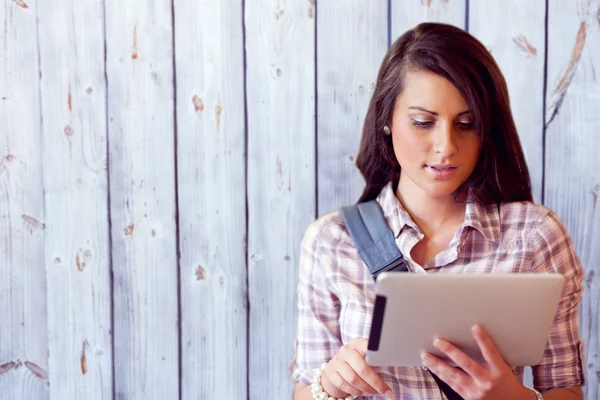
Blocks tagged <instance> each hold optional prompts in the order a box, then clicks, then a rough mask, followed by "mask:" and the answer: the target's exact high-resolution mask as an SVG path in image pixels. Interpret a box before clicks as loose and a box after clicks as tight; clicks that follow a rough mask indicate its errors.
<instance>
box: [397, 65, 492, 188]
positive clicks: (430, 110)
mask: <svg viewBox="0 0 600 400" xmlns="http://www.w3.org/2000/svg"><path fill="white" fill-rule="evenodd" d="M390 129H391V132H392V142H393V145H394V153H395V154H396V158H397V159H398V163H399V164H400V168H401V174H400V185H399V187H400V188H401V189H402V190H406V191H424V192H425V193H426V194H427V195H429V196H431V197H434V198H445V197H447V196H450V195H452V194H453V193H454V192H455V191H456V189H458V187H459V186H460V185H461V184H463V183H464V182H465V181H466V180H467V179H468V178H469V176H470V175H471V173H472V172H473V170H474V169H475V166H476V165H477V160H478V159H479V152H480V151H481V138H480V137H479V135H478V134H477V132H476V131H475V129H474V127H473V119H472V116H471V113H470V112H469V107H468V106H467V103H466V102H465V99H463V97H462V96H461V94H460V93H459V92H458V90H457V89H456V87H454V85H452V83H450V81H448V80H447V79H445V78H443V77H441V76H439V75H436V74H434V73H431V72H428V71H415V72H408V73H407V74H406V77H405V81H404V90H403V91H402V93H401V94H400V96H398V98H397V99H396V104H395V107H394V115H393V119H392V126H390Z"/></svg>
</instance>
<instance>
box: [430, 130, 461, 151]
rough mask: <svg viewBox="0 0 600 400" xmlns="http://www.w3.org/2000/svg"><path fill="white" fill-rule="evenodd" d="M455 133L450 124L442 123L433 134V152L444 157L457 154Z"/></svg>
mask: <svg viewBox="0 0 600 400" xmlns="http://www.w3.org/2000/svg"><path fill="white" fill-rule="evenodd" d="M456 139H457V138H456V132H455V129H454V126H453V125H452V124H447V123H443V124H440V125H439V126H438V129H436V130H435V132H434V134H433V151H434V152H435V153H437V154H440V155H442V156H444V157H450V156H452V155H453V154H454V153H456V152H457V150H458V148H457V146H456Z"/></svg>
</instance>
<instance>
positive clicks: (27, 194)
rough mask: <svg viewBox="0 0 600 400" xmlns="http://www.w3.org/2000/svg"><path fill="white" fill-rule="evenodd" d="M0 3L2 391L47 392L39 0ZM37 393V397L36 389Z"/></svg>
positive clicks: (14, 394)
mask: <svg viewBox="0 0 600 400" xmlns="http://www.w3.org/2000/svg"><path fill="white" fill-rule="evenodd" d="M27 3H28V7H27V8H24V7H22V6H19V5H18V4H16V3H14V2H8V1H7V2H4V3H3V4H2V6H0V21H2V23H3V29H0V78H1V79H2V80H1V81H0V121H1V128H0V277H1V279H0V321H2V322H1V323H0V397H2V398H7V399H25V398H27V399H29V398H35V399H48V398H49V390H48V379H47V373H42V374H37V375H36V374H34V373H33V372H32V369H30V368H26V367H25V364H24V363H25V362H27V363H28V364H27V365H29V366H31V365H36V366H39V368H38V369H35V367H34V371H48V353H47V349H48V335H47V330H46V325H47V323H46V272H45V268H44V240H45V238H46V230H45V219H46V215H45V210H44V194H43V193H44V183H43V173H42V168H43V166H42V158H41V152H42V150H41V149H42V132H41V120H40V100H39V89H40V87H39V85H40V75H39V74H40V71H39V63H38V57H39V47H38V38H37V29H36V18H37V7H38V2H37V1H35V0H31V1H28V2H27ZM32 396H33V397H32Z"/></svg>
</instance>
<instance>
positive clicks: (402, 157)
mask: <svg viewBox="0 0 600 400" xmlns="http://www.w3.org/2000/svg"><path fill="white" fill-rule="evenodd" d="M392 142H393V144H394V153H396V158H398V162H399V163H400V166H401V167H402V163H403V162H404V163H405V164H407V165H405V166H404V167H409V166H410V165H408V163H413V162H415V160H421V159H422V158H423V157H422V155H423V154H426V153H427V152H428V151H429V148H430V145H429V143H428V142H427V141H426V140H423V138H419V135H418V134H414V133H411V132H408V133H405V132H402V133H398V134H397V135H394V136H392ZM407 162H408V163H407Z"/></svg>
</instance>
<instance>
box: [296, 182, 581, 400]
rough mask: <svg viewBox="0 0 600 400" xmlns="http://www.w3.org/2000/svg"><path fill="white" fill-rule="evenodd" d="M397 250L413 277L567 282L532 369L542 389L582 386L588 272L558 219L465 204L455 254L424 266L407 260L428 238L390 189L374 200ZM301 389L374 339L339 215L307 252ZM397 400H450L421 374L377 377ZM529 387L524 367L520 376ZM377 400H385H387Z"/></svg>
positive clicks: (361, 269)
mask: <svg viewBox="0 0 600 400" xmlns="http://www.w3.org/2000/svg"><path fill="white" fill-rule="evenodd" d="M377 201H378V202H379V204H380V205H381V208H382V210H383V212H384V215H385V218H386V220H387V223H388V225H389V226H390V228H391V229H392V231H393V233H394V234H395V235H396V244H397V245H398V246H399V248H400V250H401V251H402V253H403V254H404V257H405V258H406V260H407V263H408V266H409V269H410V270H411V271H412V272H414V273H450V274H461V273H493V272H531V271H536V272H558V273H561V274H562V275H563V276H565V278H566V280H565V288H564V292H563V296H562V298H561V301H560V303H559V306H558V307H559V308H558V311H557V314H556V316H555V319H554V322H553V325H552V330H551V333H550V336H549V338H548V344H547V346H546V349H545V352H544V356H543V359H542V361H541V362H540V364H539V365H537V366H534V367H533V374H534V385H535V387H536V388H537V389H538V390H540V391H544V390H548V389H551V388H555V387H570V386H576V385H582V384H583V368H582V356H583V350H582V342H581V340H580V337H579V324H578V322H579V315H578V309H579V302H580V299H581V293H582V290H583V287H582V279H583V271H582V268H581V264H580V262H579V259H578V258H577V255H576V254H575V252H574V249H573V244H572V242H571V239H570V237H569V234H568V233H567V231H566V230H565V228H564V226H563V224H562V223H561V221H560V220H559V218H558V217H557V216H556V214H554V213H553V212H552V211H551V210H549V209H547V208H546V207H544V206H541V205H535V204H532V203H529V202H515V203H506V204H502V205H501V206H500V207H497V206H482V205H479V204H475V203H471V202H469V203H467V207H466V212H465V220H464V223H463V225H462V227H461V228H460V229H459V230H458V231H457V232H456V233H455V235H454V237H453V238H452V240H451V241H450V243H449V245H448V247H447V248H446V249H444V250H443V251H442V252H441V253H439V254H438V255H436V256H435V258H434V259H432V260H431V261H429V262H428V263H427V264H426V265H424V266H420V265H418V264H417V263H416V262H415V261H414V260H412V259H411V257H410V252H411V249H412V248H413V246H414V245H415V244H416V243H417V242H418V241H419V240H420V239H422V238H423V234H422V233H421V231H420V230H419V228H418V227H417V225H416V224H415V223H414V222H413V221H412V219H411V217H410V216H409V214H408V213H407V212H406V210H405V209H404V208H403V207H402V205H401V203H400V201H399V200H398V199H397V198H396V196H395V193H394V188H393V185H392V183H391V182H390V183H389V184H388V185H387V186H386V187H385V188H383V189H382V191H381V193H380V194H379V196H378V197H377ZM298 285H299V286H298V332H297V336H296V341H295V354H294V360H293V362H292V377H293V379H294V380H295V381H298V382H301V383H304V384H307V385H308V384H310V383H311V382H312V378H313V377H314V375H315V372H316V370H317V368H319V367H320V365H321V364H322V363H324V362H328V361H329V360H331V359H332V358H333V357H334V356H335V355H336V353H337V352H338V350H339V349H340V347H341V346H342V345H343V344H345V343H348V342H350V341H351V340H352V339H353V338H356V337H369V332H370V327H371V318H372V313H373V301H374V298H375V283H374V282H373V278H372V277H371V275H370V273H369V271H368V269H367V267H366V266H365V264H364V263H363V261H362V259H361V257H360V255H359V254H358V251H357V250H356V249H355V247H354V245H353V243H352V239H351V238H350V236H349V234H348V232H347V230H346V228H345V226H344V223H343V221H342V219H341V217H340V215H339V213H338V212H333V213H330V214H327V215H325V216H323V217H321V218H319V219H318V220H317V221H315V222H313V223H312V224H311V225H310V226H309V227H308V229H307V230H306V232H305V234H304V237H303V239H302V243H301V253H300V266H299V282H298ZM375 370H376V371H377V372H378V374H379V376H381V378H382V379H383V380H384V381H385V382H386V383H387V384H388V385H389V386H390V387H391V388H392V390H393V392H394V393H395V395H396V399H443V398H445V396H443V394H442V393H441V392H440V390H439V388H438V386H437V384H436V383H435V381H434V380H433V378H432V377H431V376H430V374H429V372H428V371H426V370H424V369H422V368H420V367H411V368H406V367H385V368H375ZM514 372H515V374H516V375H517V376H518V377H519V378H520V379H521V380H522V379H523V368H522V367H519V368H514ZM374 398H375V399H384V398H383V397H381V396H376V397H374Z"/></svg>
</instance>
